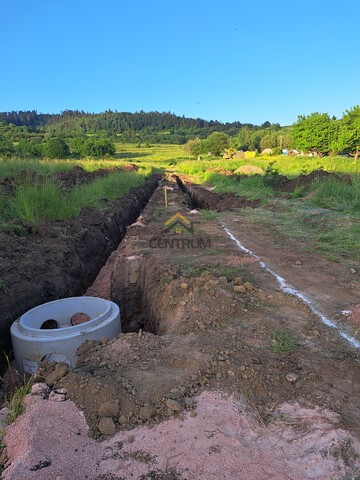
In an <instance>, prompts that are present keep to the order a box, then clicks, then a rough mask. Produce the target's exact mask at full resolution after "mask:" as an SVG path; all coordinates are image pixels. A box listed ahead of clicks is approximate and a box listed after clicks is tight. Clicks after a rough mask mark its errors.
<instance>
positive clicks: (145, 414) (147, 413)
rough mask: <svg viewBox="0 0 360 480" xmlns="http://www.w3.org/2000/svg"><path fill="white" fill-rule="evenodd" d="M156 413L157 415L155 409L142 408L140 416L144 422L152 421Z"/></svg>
mask: <svg viewBox="0 0 360 480" xmlns="http://www.w3.org/2000/svg"><path fill="white" fill-rule="evenodd" d="M154 413H155V410H154V408H153V407H150V406H144V407H141V408H140V410H139V413H138V416H139V417H140V418H141V419H142V420H150V418H151V417H152V416H153V415H154Z"/></svg>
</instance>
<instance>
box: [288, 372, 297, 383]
mask: <svg viewBox="0 0 360 480" xmlns="http://www.w3.org/2000/svg"><path fill="white" fill-rule="evenodd" d="M285 378H286V380H287V381H288V382H290V383H295V382H296V381H297V378H298V377H297V376H296V375H295V373H288V374H287V375H286V377H285Z"/></svg>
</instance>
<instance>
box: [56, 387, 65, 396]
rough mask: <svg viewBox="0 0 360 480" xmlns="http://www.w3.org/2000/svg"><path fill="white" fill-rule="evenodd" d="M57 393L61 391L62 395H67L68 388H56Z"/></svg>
mask: <svg viewBox="0 0 360 480" xmlns="http://www.w3.org/2000/svg"><path fill="white" fill-rule="evenodd" d="M55 393H60V394H61V395H66V394H67V390H66V388H57V389H56V390H55Z"/></svg>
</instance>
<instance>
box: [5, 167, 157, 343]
mask: <svg viewBox="0 0 360 480" xmlns="http://www.w3.org/2000/svg"><path fill="white" fill-rule="evenodd" d="M157 184H158V176H153V177H151V178H150V179H148V180H147V181H146V182H145V184H143V185H140V186H139V187H136V188H133V189H132V191H131V192H130V193H129V194H127V195H124V196H123V197H122V198H121V199H120V200H118V201H116V202H112V203H110V202H108V203H107V208H106V209H105V210H103V211H99V210H97V209H96V208H86V209H84V210H82V212H81V213H80V215H79V216H78V217H76V218H74V219H70V220H64V221H57V222H54V223H53V224H43V225H39V226H37V227H34V228H32V229H31V234H30V235H29V236H27V237H23V236H18V235H16V234H15V233H14V232H9V233H6V232H4V231H2V232H1V233H0V244H1V249H0V278H1V279H2V281H3V283H4V285H2V286H1V288H0V312H1V319H0V334H1V335H0V350H1V351H3V350H5V351H9V344H10V338H9V337H10V335H9V329H10V325H11V324H12V322H13V321H14V320H15V319H16V318H18V317H19V316H20V315H22V314H23V313H24V312H26V311H27V310H29V309H30V308H33V307H35V306H36V305H39V304H41V303H45V302H47V301H51V300H56V299H58V298H63V297H67V296H74V295H81V294H83V293H84V291H85V290H86V288H87V287H88V286H89V285H90V284H91V283H92V282H93V281H94V279H95V278H96V276H97V274H98V272H99V270H100V268H101V267H102V265H103V264H104V263H105V262H106V259H107V258H108V256H109V255H110V253H111V252H112V251H113V250H114V249H115V248H116V247H117V246H118V244H119V242H120V240H121V239H122V238H123V236H124V235H125V232H126V226H127V225H129V224H131V223H132V222H133V221H134V220H135V219H136V218H137V216H138V215H139V213H140V212H141V209H142V208H144V206H145V205H146V203H147V202H148V200H149V198H150V197H151V195H152V193H153V192H154V190H155V188H156V187H157Z"/></svg>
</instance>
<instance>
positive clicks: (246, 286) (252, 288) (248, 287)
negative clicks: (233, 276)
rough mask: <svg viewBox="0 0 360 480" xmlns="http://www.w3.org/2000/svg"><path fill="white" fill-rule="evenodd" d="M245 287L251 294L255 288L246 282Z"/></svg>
mask: <svg viewBox="0 0 360 480" xmlns="http://www.w3.org/2000/svg"><path fill="white" fill-rule="evenodd" d="M244 287H245V288H246V290H248V291H249V292H251V290H254V286H253V285H252V284H251V283H250V282H245V283H244Z"/></svg>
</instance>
